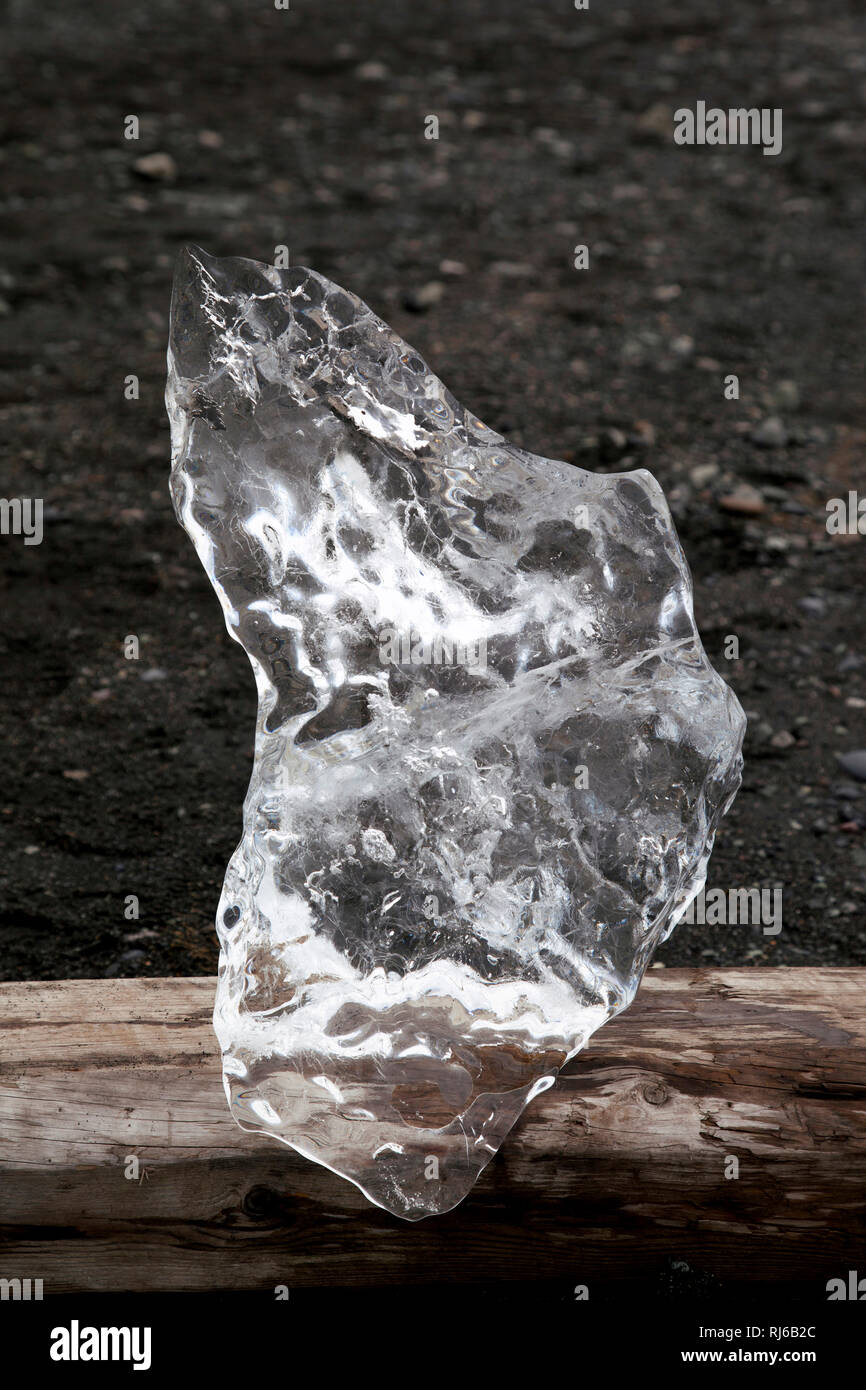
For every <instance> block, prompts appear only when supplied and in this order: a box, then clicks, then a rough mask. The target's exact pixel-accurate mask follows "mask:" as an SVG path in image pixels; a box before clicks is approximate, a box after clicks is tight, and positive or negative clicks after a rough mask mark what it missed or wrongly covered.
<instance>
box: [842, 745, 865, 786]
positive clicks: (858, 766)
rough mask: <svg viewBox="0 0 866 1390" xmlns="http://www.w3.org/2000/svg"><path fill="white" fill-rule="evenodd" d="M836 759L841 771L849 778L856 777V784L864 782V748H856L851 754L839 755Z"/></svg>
mask: <svg viewBox="0 0 866 1390" xmlns="http://www.w3.org/2000/svg"><path fill="white" fill-rule="evenodd" d="M837 759H838V762H839V766H840V767H841V769H842V771H843V772H847V773H848V776H849V777H856V778H857V781H858V782H866V748H857V749H855V750H854V751H853V752H851V753H839V754H837Z"/></svg>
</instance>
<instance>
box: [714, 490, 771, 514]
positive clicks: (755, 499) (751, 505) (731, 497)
mask: <svg viewBox="0 0 866 1390" xmlns="http://www.w3.org/2000/svg"><path fill="white" fill-rule="evenodd" d="M719 506H720V507H721V508H722V511H725V512H734V513H735V514H736V515H737V516H760V515H761V513H762V512H763V511H764V510H765V506H766V504H765V502H764V499H763V497H762V496H761V494H760V492H759V491H758V489H757V488H756V487H752V486H751V484H750V483H740V485H739V487H736V488H734V491H733V492H729V493H728V494H727V496H725V497H720V498H719Z"/></svg>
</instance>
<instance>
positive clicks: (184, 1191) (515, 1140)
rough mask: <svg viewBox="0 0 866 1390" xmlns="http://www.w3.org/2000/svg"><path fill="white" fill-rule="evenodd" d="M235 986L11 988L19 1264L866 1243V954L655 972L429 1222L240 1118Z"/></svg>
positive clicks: (174, 1283)
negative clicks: (224, 1026) (225, 1053)
mask: <svg viewBox="0 0 866 1390" xmlns="http://www.w3.org/2000/svg"><path fill="white" fill-rule="evenodd" d="M214 988H215V981H214V980H213V979H190V980H182V979H170V980H155V979H147V980H107V981H106V980H73V981H62V982H56V983H33V984H9V985H0V1019H2V1023H0V1276H3V1277H6V1278H13V1277H16V1276H17V1277H22V1278H26V1277H31V1278H42V1279H44V1281H45V1288H46V1291H47V1292H61V1291H79V1290H107V1289H125V1290H181V1289H182V1290H201V1289H252V1288H262V1289H267V1288H273V1286H274V1285H275V1284H281V1283H285V1284H288V1285H290V1286H294V1287H310V1286H351V1285H393V1284H401V1285H406V1284H419V1283H428V1282H429V1283H439V1282H443V1281H449V1282H460V1283H475V1282H482V1283H485V1282H487V1283H494V1282H496V1283H498V1282H499V1281H501V1280H510V1279H524V1280H534V1279H555V1278H560V1277H561V1278H565V1279H569V1280H573V1281H574V1282H575V1283H586V1282H591V1281H592V1280H594V1279H596V1280H605V1279H617V1280H622V1279H623V1278H629V1277H634V1278H641V1277H650V1276H652V1274H653V1272H654V1271H657V1270H660V1269H661V1268H662V1267H663V1266H664V1264H665V1261H666V1260H667V1259H668V1258H670V1257H674V1258H677V1259H682V1260H686V1261H688V1262H689V1263H690V1265H692V1267H694V1268H697V1269H700V1270H703V1271H707V1272H708V1273H709V1274H712V1275H715V1276H716V1277H717V1278H720V1279H736V1280H740V1281H742V1280H756V1281H758V1280H760V1281H770V1280H775V1281H780V1282H782V1283H784V1282H785V1281H799V1282H802V1281H804V1280H811V1279H813V1278H814V1279H815V1280H816V1283H817V1282H818V1281H821V1282H822V1283H823V1281H825V1280H826V1279H827V1278H830V1277H835V1276H838V1275H844V1274H845V1273H846V1271H847V1270H848V1269H849V1268H856V1267H857V1261H858V1259H859V1261H860V1264H861V1265H862V1264H863V1261H864V1258H866V1240H864V1233H866V971H864V970H857V969H820V970H805V969H804V970H797V969H772V970H761V969H742V970H699V971H692V970H653V971H651V972H650V973H649V975H648V976H647V978H646V980H645V982H644V984H643V986H642V988H641V991H640V994H639V996H638V999H637V1001H636V1002H635V1004H634V1005H633V1006H632V1008H631V1009H629V1010H628V1011H627V1012H626V1013H624V1014H623V1015H622V1016H621V1017H620V1018H618V1019H614V1020H613V1021H612V1022H610V1023H608V1024H607V1025H606V1026H605V1027H604V1028H602V1029H601V1030H600V1032H599V1033H597V1034H596V1036H595V1037H594V1038H593V1039H592V1040H591V1042H590V1045H589V1047H588V1048H587V1050H586V1051H585V1052H584V1053H583V1054H582V1055H581V1056H579V1057H578V1058H576V1059H575V1061H574V1062H573V1063H572V1064H571V1065H570V1067H569V1068H568V1069H567V1071H566V1072H565V1073H563V1075H562V1077H561V1078H560V1080H559V1082H558V1083H557V1085H556V1086H555V1087H553V1088H552V1089H551V1090H550V1091H548V1092H546V1093H545V1094H544V1095H542V1096H539V1097H538V1098H537V1099H536V1100H535V1101H534V1102H533V1104H532V1105H531V1106H530V1107H529V1109H528V1110H527V1111H526V1112H525V1114H524V1116H523V1117H522V1119H521V1120H520V1121H519V1123H518V1124H517V1126H516V1127H515V1129H514V1130H513V1131H512V1133H511V1135H510V1137H509V1138H508V1140H506V1143H505V1144H504V1146H503V1148H502V1150H501V1151H500V1153H499V1155H498V1156H497V1157H496V1158H495V1159H494V1160H493V1162H492V1163H491V1165H490V1167H489V1168H488V1169H487V1170H486V1172H485V1173H484V1174H483V1175H482V1177H481V1179H480V1181H479V1183H478V1185H477V1187H476V1188H475V1189H474V1191H473V1192H472V1193H471V1194H470V1195H469V1197H468V1198H467V1199H466V1201H465V1202H464V1203H462V1205H461V1206H460V1207H458V1208H457V1209H456V1210H455V1211H454V1212H450V1213H448V1214H447V1215H446V1216H440V1217H433V1218H430V1219H429V1220H426V1221H423V1222H420V1223H418V1224H415V1225H409V1224H408V1223H404V1222H402V1221H400V1220H399V1219H398V1218H396V1217H392V1216H390V1215H388V1214H387V1213H385V1212H382V1211H379V1210H378V1209H376V1208H374V1207H371V1206H370V1205H369V1203H368V1202H367V1201H366V1200H365V1198H363V1197H362V1196H361V1194H360V1193H359V1192H358V1191H357V1190H356V1189H355V1188H354V1187H353V1186H351V1185H350V1184H349V1183H347V1182H345V1181H343V1180H341V1179H339V1178H337V1177H335V1176H334V1175H333V1174H331V1173H329V1172H327V1171H326V1170H325V1169H324V1168H320V1167H318V1166H316V1165H314V1164H311V1163H308V1162H306V1161H305V1160H303V1159H301V1158H299V1157H297V1156H296V1155H295V1154H294V1153H293V1152H292V1151H291V1150H289V1149H287V1148H285V1147H284V1146H282V1145H279V1144H277V1143H275V1142H274V1141H273V1140H267V1139H264V1138H261V1137H259V1136H255V1135H249V1134H244V1133H243V1132H242V1131H241V1130H239V1129H238V1128H237V1127H236V1126H235V1125H234V1123H233V1122H232V1120H231V1118H230V1116H229V1113H228V1110H227V1107H226V1103H225V1099H224V1096H223V1090H222V1084H221V1079H220V1068H219V1057H218V1052H217V1048H216V1042H215V1038H214V1036H213V1032H212V1029H211V1021H210V1020H211V1009H212V1004H213V995H214ZM133 1154H134V1155H136V1156H137V1157H138V1159H139V1162H140V1164H141V1167H142V1170H143V1175H142V1177H141V1179H140V1180H139V1181H137V1182H135V1181H130V1180H128V1179H127V1178H125V1177H124V1161H125V1159H126V1157H127V1156H128V1155H133ZM727 1156H733V1157H736V1158H737V1159H738V1161H739V1178H737V1179H736V1180H726V1178H725V1163H726V1158H727ZM861 1272H866V1269H864V1270H862V1271H861Z"/></svg>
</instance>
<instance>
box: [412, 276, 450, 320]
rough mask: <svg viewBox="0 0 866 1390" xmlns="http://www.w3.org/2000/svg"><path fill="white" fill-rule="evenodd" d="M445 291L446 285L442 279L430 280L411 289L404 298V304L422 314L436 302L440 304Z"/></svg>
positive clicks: (415, 312)
mask: <svg viewBox="0 0 866 1390" xmlns="http://www.w3.org/2000/svg"><path fill="white" fill-rule="evenodd" d="M444 293H445V286H444V285H443V284H442V281H441V280H429V281H428V282H427V284H426V285H421V286H419V288H418V289H417V290H410V291H409V293H408V294H407V295H406V297H405V299H404V300H403V304H404V306H405V308H407V309H409V310H411V312H412V313H413V314H421V313H423V312H424V310H425V309H430V308H432V306H433V305H434V304H438V303H439V301H440V299H441V298H442V296H443V294H444Z"/></svg>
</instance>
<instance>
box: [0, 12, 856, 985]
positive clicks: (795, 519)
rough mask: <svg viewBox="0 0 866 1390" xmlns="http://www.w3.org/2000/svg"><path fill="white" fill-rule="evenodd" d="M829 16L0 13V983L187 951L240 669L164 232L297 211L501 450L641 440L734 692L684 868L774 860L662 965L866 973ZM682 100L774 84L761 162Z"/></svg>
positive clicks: (837, 33) (621, 456)
mask: <svg viewBox="0 0 866 1390" xmlns="http://www.w3.org/2000/svg"><path fill="white" fill-rule="evenodd" d="M857 9H858V7H857V6H856V5H854V4H847V3H843V0H823V2H822V3H820V4H819V3H818V0H811V2H810V3H806V0H799V3H798V0H789V3H784V4H782V3H775V4H774V3H771V0H738V3H737V4H736V5H734V6H719V5H717V4H714V3H710V0H700V3H699V2H698V0H677V3H676V4H674V3H669V0H661V3H657V4H647V3H646V2H645V0H631V3H626V2H625V0H604V2H602V0H592V6H591V8H590V10H588V11H585V12H579V11H575V9H574V7H573V4H572V3H571V0H533V3H532V4H527V3H526V0H496V3H495V4H494V3H492V0H485V3H480V0H461V3H459V4H458V3H438V4H432V5H416V4H408V3H396V0H377V3H375V4H363V5H361V4H357V3H350V0H291V9H290V10H288V11H278V10H276V9H275V8H274V7H273V5H272V4H270V3H269V0H233V2H231V3H229V2H227V3H220V4H202V3H196V0H184V3H180V0H154V2H153V3H148V4H145V5H141V6H126V5H121V6H118V5H117V4H115V3H113V2H112V0H76V3H75V4H74V5H68V4H65V3H59V0H49V3H42V4H40V5H39V6H38V7H37V8H36V9H34V7H33V6H32V4H25V3H11V4H7V5H6V6H5V7H4V36H3V37H4V42H3V50H4V59H3V70H2V79H0V81H2V96H3V103H2V105H3V115H2V150H0V182H2V213H3V223H2V234H0V235H2V240H0V418H2V427H0V446H2V449H3V454H4V463H3V474H2V482H0V491H2V493H3V495H4V496H5V497H14V496H29V497H41V498H43V499H44V504H45V538H44V541H43V543H42V544H41V545H40V546H30V547H27V546H24V544H23V541H22V539H21V538H20V537H15V536H4V537H0V570H2V572H0V660H2V667H0V670H2V679H0V737H2V744H3V748H4V759H3V774H2V781H0V836H2V855H0V904H2V913H0V975H2V977H4V978H7V979H14V978H55V977H58V978H59V977H67V976H73V977H74V976H93V975H97V976H99V975H117V974H121V975H134V974H151V975H161V974H177V975H183V974H198V973H210V972H213V971H214V970H215V968H216V960H217V945H216V938H215V935H214V930H213V914H214V911H215V907H216V903H217V898H218V895H219V888H220V883H221V880H222V875H223V872H224V869H225V865H226V862H227V860H228V858H229V856H230V854H231V852H232V850H233V849H234V846H235V843H236V841H237V839H238V838H239V835H240V815H241V803H242V799H243V795H244V791H245V787H246V782H247V778H248V775H249V770H250V765H251V752H252V731H253V720H254V713H255V696H254V686H253V680H252V676H251V674H250V671H249V668H248V664H247V660H246V657H245V656H244V654H243V652H242V651H241V649H240V648H239V647H237V646H235V645H234V644H233V643H231V642H230V641H229V639H228V637H227V635H226V633H225V630H224V628H223V624H222V618H221V616H220V612H219V609H218V605H217V602H216V600H215V598H214V596H213V594H212V592H211V590H210V588H209V585H208V583H207V580H206V578H205V576H204V573H203V571H202V569H201V567H200V565H199V563H198V561H197V559H196V557H195V554H194V552H193V550H192V547H191V545H190V543H189V541H188V540H187V538H186V536H185V535H184V534H183V532H182V531H181V529H180V528H179V526H178V525H177V522H176V521H175V519H174V516H173V513H172V510H171V507H170V503H169V496H168V489H167V475H168V454H169V438H168V429H167V421H166V419H165V414H164V409H163V402H162V395H163V387H164V374H165V343H166V334H167V314H168V306H169V293H170V284H171V274H172V265H173V261H174V257H175V254H176V252H177V250H178V249H179V248H180V247H181V246H182V245H184V244H185V243H187V242H189V241H193V242H196V243H199V244H201V245H203V246H204V247H205V248H206V249H207V250H209V251H211V252H213V253H216V254H235V255H245V256H250V257H254V258H257V259H261V260H272V259H273V257H274V248H275V247H276V246H278V245H287V246H288V247H289V248H290V252H291V257H292V262H293V263H294V264H308V265H311V266H313V267H314V268H315V269H317V270H318V271H320V272H322V273H323V274H325V275H326V276H329V277H331V278H333V279H335V280H337V281H338V282H340V283H342V284H344V285H346V286H347V287H349V288H350V289H352V290H353V291H355V292H356V293H357V294H359V295H360V296H361V297H362V298H363V299H365V300H367V301H368V303H370V304H371V306H372V307H373V308H374V309H375V310H376V311H377V312H378V313H380V314H381V315H382V316H383V317H384V318H386V319H387V320H388V321H389V322H390V323H391V324H392V325H393V326H394V327H395V328H396V329H397V330H398V331H399V332H400V333H401V334H402V335H403V336H404V337H406V338H407V339H408V340H409V342H410V343H411V344H413V346H414V347H416V348H417V349H418V350H419V351H420V352H421V353H422V354H423V356H424V357H425V358H426V359H427V360H428V362H429V363H430V364H431V366H432V367H433V368H434V370H435V371H436V372H437V373H438V375H440V376H441V377H442V378H443V380H444V381H445V382H446V383H447V385H448V386H450V388H451V389H452V390H453V391H454V392H455V394H456V395H457V396H458V398H459V399H460V401H461V402H462V403H464V404H465V405H466V406H467V407H469V408H470V409H472V410H473V411H475V412H476V413H477V414H478V415H480V417H481V418H482V419H484V420H485V421H486V422H487V423H488V424H489V425H490V426H491V427H493V428H494V429H496V430H498V431H500V432H502V433H503V434H505V435H507V436H508V437H509V439H511V440H512V441H513V442H515V443H516V444H519V445H522V446H523V447H525V448H528V449H531V450H532V451H534V452H536V453H540V454H544V455H548V456H552V457H558V458H562V459H566V460H569V461H571V462H574V463H576V464H580V465H581V466H582V467H586V468H591V469H600V470H621V469H624V468H628V467H630V466H645V467H648V468H649V469H651V470H652V472H653V473H654V474H655V475H656V477H657V478H658V479H659V481H660V482H661V483H662V485H663V487H664V488H665V490H666V492H667V494H668V496H669V499H670V501H671V505H672V508H673V510H674V514H675V516H676V519H677V523H678V526H679V530H680V535H681V538H682V541H683V544H684V547H685V550H686V553H687V555H688V558H689V560H690V562H691V565H692V568H693V571H694V576H695V584H696V609H697V616H698V620H699V623H700V626H701V629H702V633H703V636H704V640H705V645H706V647H707V651H708V653H709V655H710V657H711V659H712V660H713V661H714V662H715V664H716V665H717V666H718V668H719V669H720V670H721V672H722V673H723V675H724V676H725V678H726V679H727V680H729V681H730V682H731V684H732V685H733V686H734V688H735V690H736V691H737V694H738V695H739V697H740V700H741V701H742V703H743V705H744V707H745V709H746V710H747V712H748V714H749V716H750V733H749V739H748V743H747V748H746V752H747V761H746V769H745V781H744V785H743V789H742V791H741V792H740V795H739V797H738V799H737V801H736V803H735V805H734V808H733V810H732V812H731V814H730V815H729V817H728V818H727V820H726V821H725V823H724V825H723V828H722V831H721V833H720V835H719V837H718V840H717V846H716V850H715V853H714V856H713V859H712V864H711V869H710V879H709V886H710V887H713V886H715V887H722V888H724V889H726V890H727V889H730V888H737V887H766V888H771V887H776V886H781V887H782V888H783V891H784V899H783V901H784V923H783V929H782V932H781V933H780V934H779V935H778V936H774V937H769V936H765V935H764V934H763V933H762V931H761V929H760V927H752V928H749V927H715V928H713V927H699V926H694V927H688V926H685V925H683V926H680V927H679V928H678V929H677V931H676V932H675V934H674V936H673V937H672V938H671V940H670V942H668V943H667V944H666V945H665V946H664V947H663V948H662V950H661V952H660V954H659V960H660V961H662V962H665V963H667V964H669V965H686V964H688V965H692V964H700V965H710V964H743V963H746V964H748V963H758V964H768V963H784V964H792V965H802V966H809V965H811V964H813V963H825V964H838V965H841V964H859V965H863V964H866V933H864V913H866V781H863V780H857V778H855V777H854V776H852V775H850V774H848V773H842V772H841V771H840V768H839V765H838V763H837V755H838V754H841V753H846V752H851V751H854V750H859V749H864V748H866V682H864V671H866V631H864V580H866V538H864V537H858V536H851V537H830V536H828V534H827V531H826V528H825V520H826V503H827V500H828V499H829V498H831V497H844V496H846V495H847V492H848V490H849V489H856V488H858V487H859V488H860V489H861V491H862V492H863V493H864V494H866V468H864V441H866V422H864V417H863V412H862V408H861V407H862V398H863V397H862V390H863V380H864V347H863V341H864V340H863V331H862V325H863V293H862V291H863V223H864V210H866V194H864V183H863V157H864V145H866V46H864V42H863V39H864V25H863V23H862V20H861V19H860V18H858V17H857V15H856V11H857ZM699 99H701V100H706V101H707V102H708V103H709V104H710V105H713V104H715V105H719V106H722V107H728V106H751V105H757V106H768V107H773V108H775V107H781V108H782V109H783V112H784V126H783V132H784V146H783V151H782V153H781V155H779V156H778V157H777V158H766V157H764V156H762V154H761V151H760V149H756V148H730V149H727V148H718V149H710V148H703V149H700V148H691V149H689V148H679V147H677V146H675V145H674V143H673V141H672V138H671V131H672V112H673V110H674V109H675V108H677V107H679V106H683V105H688V106H693V105H694V103H695V102H696V101H697V100H699ZM130 114H135V115H137V116H138V117H139V120H140V139H139V140H138V141H137V142H135V141H127V140H125V139H124V118H125V117H126V116H127V115H130ZM431 114H433V115H436V116H438V119H439V122H440V138H439V140H438V141H431V140H426V139H425V138H424V126H425V118H426V117H427V116H428V115H431ZM147 156H159V157H158V158H151V159H147ZM141 161H143V162H141ZM579 243H586V244H587V245H588V246H589V248H590V267H591V268H590V270H589V271H588V272H580V271H576V270H574V269H573V265H572V262H573V248H574V246H575V245H577V244H579ZM728 373H736V374H737V375H738V376H739V379H740V388H741V395H740V399H739V401H726V400H724V398H723V379H724V377H725V375H727V374H728ZM129 374H135V375H136V376H138V378H139V380H140V398H139V400H137V401H134V400H133V401H128V400H125V399H124V378H125V377H126V376H127V375H129ZM130 633H134V634H137V635H138V636H139V638H140V642H141V659H140V660H139V661H138V662H132V661H127V660H125V659H124V656H123V649H122V644H123V639H124V637H125V635H126V634H130ZM728 634H734V635H736V636H737V637H738V638H739V644H740V654H739V660H735V661H734V660H727V659H726V658H725V655H724V648H725V638H726V636H727V635H728ZM864 776H866V772H864ZM130 894H134V895H136V896H137V897H138V899H139V902H140V917H139V919H138V920H137V921H129V920H126V919H125V918H124V901H125V899H126V897H127V896H128V895H130Z"/></svg>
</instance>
